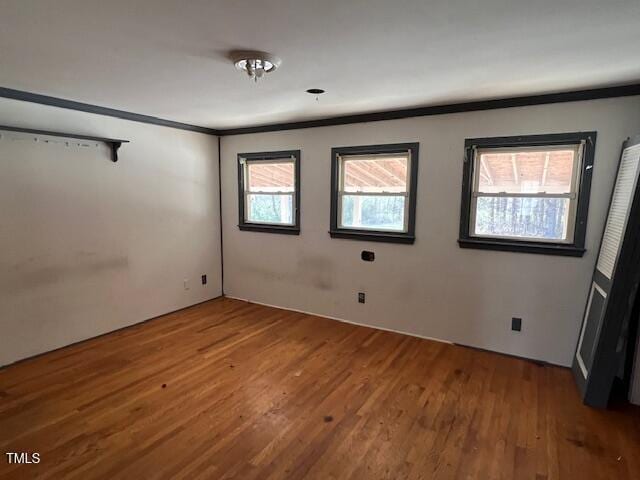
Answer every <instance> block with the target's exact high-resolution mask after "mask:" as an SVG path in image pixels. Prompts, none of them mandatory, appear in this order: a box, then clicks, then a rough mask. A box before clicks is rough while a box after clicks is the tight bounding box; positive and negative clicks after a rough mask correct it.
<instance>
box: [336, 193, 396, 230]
mask: <svg viewBox="0 0 640 480" xmlns="http://www.w3.org/2000/svg"><path fill="white" fill-rule="evenodd" d="M404 202H405V197H400V196H394V197H387V196H353V195H344V196H343V197H342V225H343V226H346V227H350V228H371V229H376V230H398V231H402V229H403V228H404ZM358 203H359V205H358Z"/></svg>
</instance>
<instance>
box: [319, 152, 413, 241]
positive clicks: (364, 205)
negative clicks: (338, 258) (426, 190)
mask: <svg viewBox="0 0 640 480" xmlns="http://www.w3.org/2000/svg"><path fill="white" fill-rule="evenodd" d="M331 154H332V165H331V175H332V177H331V191H332V195H331V229H330V231H329V233H330V235H331V236H332V237H334V238H351V239H360V240H372V241H381V242H397V243H413V242H414V239H415V235H414V231H415V229H414V224H415V210H416V185H417V171H418V144H417V143H403V144H395V145H374V146H368V147H341V148H334V149H332V152H331Z"/></svg>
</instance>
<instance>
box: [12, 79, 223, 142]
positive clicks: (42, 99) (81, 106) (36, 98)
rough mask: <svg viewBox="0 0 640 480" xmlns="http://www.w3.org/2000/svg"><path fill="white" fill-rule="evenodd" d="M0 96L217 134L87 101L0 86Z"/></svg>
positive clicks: (211, 129)
mask: <svg viewBox="0 0 640 480" xmlns="http://www.w3.org/2000/svg"><path fill="white" fill-rule="evenodd" d="M0 97H3V98H10V99H12V100H20V101H23V102H30V103H38V104H40V105H49V106H51V107H58V108H66V109H68V110H77V111H79V112H87V113H95V114H97V115H104V116H107V117H115V118H120V119H122V120H131V121H133V122H140V123H148V124H151V125H159V126H161V127H170V128H177V129H179V130H189V131H191V132H198V133H206V134H208V135H219V132H218V130H215V129H213V128H206V127H199V126H197V125H190V124H188V123H180V122H174V121H172V120H165V119H163V118H158V117H152V116H150V115H142V114H139V113H132V112H127V111H124V110H116V109H115V108H108V107H101V106H99V105H91V104H89V103H82V102H76V101H74V100H66V99H64V98H57V97H50V96H48V95H40V94H39V93H31V92H23V91H21V90H14V89H12V88H4V87H0Z"/></svg>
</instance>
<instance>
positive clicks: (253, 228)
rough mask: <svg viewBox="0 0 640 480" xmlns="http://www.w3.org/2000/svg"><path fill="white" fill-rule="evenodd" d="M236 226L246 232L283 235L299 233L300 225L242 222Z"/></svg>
mask: <svg viewBox="0 0 640 480" xmlns="http://www.w3.org/2000/svg"><path fill="white" fill-rule="evenodd" d="M238 228H239V229H240V230H242V231H246V232H265V233H282V234H284V235H300V227H283V226H279V225H253V224H248V223H244V224H242V225H238Z"/></svg>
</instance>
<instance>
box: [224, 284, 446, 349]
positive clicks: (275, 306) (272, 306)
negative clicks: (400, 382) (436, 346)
mask: <svg viewBox="0 0 640 480" xmlns="http://www.w3.org/2000/svg"><path fill="white" fill-rule="evenodd" d="M224 296H225V297H226V298H232V299H233V300H240V301H241V302H248V303H255V304H256V305H263V306H265V307H271V308H279V309H280V310H287V311H289V312H296V313H304V314H305V315H313V316H314V317H321V318H328V319H329V320H336V321H338V322H342V323H348V324H350V325H357V326H359V327H367V328H373V329H375V330H382V331H383V332H391V333H399V334H400V335H407V336H408V337H415V338H421V339H423V340H431V341H434V342H440V343H446V344H448V345H455V343H453V342H450V341H448V340H442V339H441V338H435V337H427V336H425V335H418V334H417V333H409V332H403V331H402V330H395V329H393V328H386V327H378V326H377V325H369V324H366V323H360V322H354V321H353V320H346V319H344V318H338V317H331V316H329V315H323V314H321V313H314V312H307V311H305V310H298V309H297V308H288V307H281V306H279V305H272V304H270V303H264V302H255V301H253V300H249V299H248V298H240V297H234V296H232V295H227V294H225V295H224Z"/></svg>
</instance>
